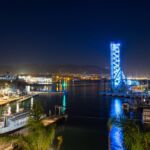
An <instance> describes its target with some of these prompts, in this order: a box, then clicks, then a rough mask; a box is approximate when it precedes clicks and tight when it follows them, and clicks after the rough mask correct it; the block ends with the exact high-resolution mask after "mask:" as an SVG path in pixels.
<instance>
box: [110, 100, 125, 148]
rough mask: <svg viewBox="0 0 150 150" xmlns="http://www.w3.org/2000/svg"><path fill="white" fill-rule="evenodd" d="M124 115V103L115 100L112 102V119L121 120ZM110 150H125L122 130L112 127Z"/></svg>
mask: <svg viewBox="0 0 150 150" xmlns="http://www.w3.org/2000/svg"><path fill="white" fill-rule="evenodd" d="M122 115H123V110H122V102H121V100H120V99H118V98H115V99H113V100H112V104H111V111H110V118H113V117H115V118H118V119H119V118H120V116H122ZM109 137H110V150H124V149H125V148H124V146H123V131H122V128H120V127H117V126H115V125H112V127H111V130H110V133H109Z"/></svg>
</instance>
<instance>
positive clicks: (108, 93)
mask: <svg viewBox="0 0 150 150" xmlns="http://www.w3.org/2000/svg"><path fill="white" fill-rule="evenodd" d="M99 94H100V95H103V96H112V97H122V98H134V99H141V98H150V95H149V94H147V93H144V92H143V93H126V92H111V91H100V92H99Z"/></svg>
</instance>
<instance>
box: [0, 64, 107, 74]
mask: <svg viewBox="0 0 150 150" xmlns="http://www.w3.org/2000/svg"><path fill="white" fill-rule="evenodd" d="M6 72H12V73H96V74H107V73H108V70H107V69H103V68H100V67H98V66H92V65H85V66H80V65H43V64H42V65H40V64H30V65H29V64H27V65H19V64H18V65H15V66H10V65H5V66H3V65H1V66H0V73H6Z"/></svg>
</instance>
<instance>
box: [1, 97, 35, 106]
mask: <svg viewBox="0 0 150 150" xmlns="http://www.w3.org/2000/svg"><path fill="white" fill-rule="evenodd" d="M37 95H38V94H32V95H25V96H21V97H17V98H12V99H7V100H2V99H1V100H0V106H2V105H6V104H9V103H11V102H15V101H19V102H22V101H25V100H28V99H30V98H32V97H35V96H37Z"/></svg>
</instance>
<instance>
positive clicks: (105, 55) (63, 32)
mask: <svg viewBox="0 0 150 150" xmlns="http://www.w3.org/2000/svg"><path fill="white" fill-rule="evenodd" d="M110 41H120V42H121V43H122V62H123V67H124V70H125V71H126V72H127V73H131V74H132V72H133V73H134V74H135V73H139V72H141V71H143V72H144V73H143V74H150V67H149V66H150V2H148V0H147V1H145V2H144V0H141V1H138V0H136V1H134V0H126V1H123V0H118V1H115V0H112V1H107V0H105V1H101V0H98V1H94V0H84V1H82V0H74V1H73V0H68V1H65V0H60V1H58V0H49V1H45V0H36V1H32V0H29V1H28V0H13V1H12V0H9V1H8V0H3V1H1V2H0V51H1V54H0V64H18V63H19V64H21V63H24V64H26V63H46V64H82V65H99V66H101V67H105V66H109V43H110Z"/></svg>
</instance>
